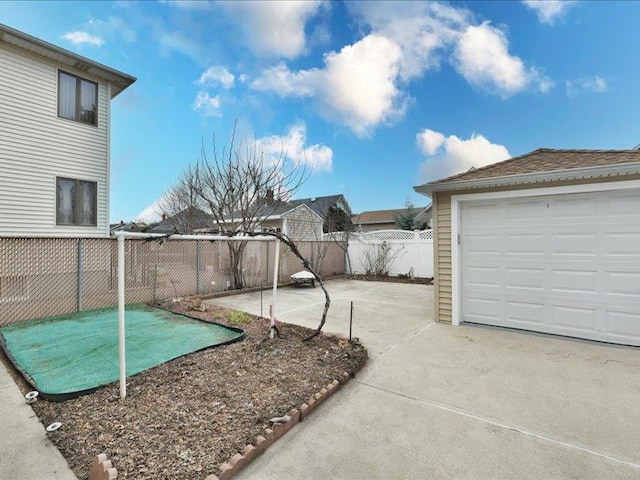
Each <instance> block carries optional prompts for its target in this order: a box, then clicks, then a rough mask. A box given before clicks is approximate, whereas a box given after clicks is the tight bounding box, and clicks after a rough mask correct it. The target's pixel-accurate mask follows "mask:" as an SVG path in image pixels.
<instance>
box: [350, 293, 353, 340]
mask: <svg viewBox="0 0 640 480" xmlns="http://www.w3.org/2000/svg"><path fill="white" fill-rule="evenodd" d="M352 327H353V302H351V313H350V315H349V341H351V329H352Z"/></svg>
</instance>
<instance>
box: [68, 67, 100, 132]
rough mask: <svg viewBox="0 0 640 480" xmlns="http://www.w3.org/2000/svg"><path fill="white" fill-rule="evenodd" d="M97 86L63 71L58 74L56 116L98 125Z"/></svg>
mask: <svg viewBox="0 0 640 480" xmlns="http://www.w3.org/2000/svg"><path fill="white" fill-rule="evenodd" d="M97 112H98V84H97V83H95V82H90V81H89V80H85V79H84V78H80V77H76V76H75V75H71V74H70V73H66V72H63V71H59V72H58V116H59V117H62V118H68V119H69V120H75V121H76V122H82V123H88V124H90V125H97V124H98V115H97Z"/></svg>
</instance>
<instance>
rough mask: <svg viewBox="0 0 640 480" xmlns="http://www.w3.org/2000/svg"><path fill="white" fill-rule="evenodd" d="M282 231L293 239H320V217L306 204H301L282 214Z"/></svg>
mask: <svg viewBox="0 0 640 480" xmlns="http://www.w3.org/2000/svg"><path fill="white" fill-rule="evenodd" d="M282 217H283V219H285V223H284V225H285V227H284V233H286V234H287V235H288V236H290V237H291V238H293V239H294V240H311V241H313V240H321V239H322V219H321V218H320V217H319V216H318V215H316V214H315V213H314V212H313V211H312V210H311V209H310V208H308V207H307V206H306V205H301V206H299V207H297V208H294V209H293V210H290V211H289V212H287V213H285V214H284V215H282Z"/></svg>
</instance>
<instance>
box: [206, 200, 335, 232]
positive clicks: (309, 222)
mask: <svg viewBox="0 0 640 480" xmlns="http://www.w3.org/2000/svg"><path fill="white" fill-rule="evenodd" d="M265 209H268V210H267V211H266V213H265V215H264V217H261V218H260V220H261V221H260V223H259V229H260V231H263V232H264V231H269V230H272V231H276V232H281V233H284V234H285V235H287V236H289V237H290V238H292V239H293V240H321V239H322V223H323V222H322V217H320V215H318V214H317V213H316V212H314V211H313V210H312V209H311V208H310V207H308V206H307V205H305V204H304V203H301V204H299V205H296V206H292V205H291V203H290V202H283V203H275V204H273V205H269V206H268V207H267V206H265ZM267 212H268V213H267ZM234 220H235V218H234V217H233V216H230V217H229V218H228V219H227V220H226V222H227V225H229V226H233V225H234V224H236V225H237V224H238V223H240V221H239V220H237V221H234ZM207 231H212V230H207V229H202V230H200V232H207Z"/></svg>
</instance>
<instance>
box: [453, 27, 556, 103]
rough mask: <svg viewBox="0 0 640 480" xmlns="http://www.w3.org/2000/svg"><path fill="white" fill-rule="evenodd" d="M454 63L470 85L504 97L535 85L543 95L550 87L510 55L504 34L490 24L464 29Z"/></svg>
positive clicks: (550, 84)
mask: <svg viewBox="0 0 640 480" xmlns="http://www.w3.org/2000/svg"><path fill="white" fill-rule="evenodd" d="M453 63H454V67H455V69H456V70H457V71H458V72H459V73H460V74H461V75H462V76H463V77H464V78H465V79H466V80H467V81H468V82H469V83H471V84H473V85H476V86H478V87H480V88H483V89H485V90H488V91H490V92H493V93H496V94H498V95H500V96H501V97H503V98H507V97H510V96H511V95H513V94H515V93H518V92H520V91H522V90H524V89H525V88H526V87H528V86H529V85H530V84H537V85H538V88H539V90H540V91H541V92H543V93H546V92H548V91H549V89H550V88H551V86H552V82H551V81H550V79H548V78H546V77H544V76H542V75H540V74H539V73H538V71H537V70H536V69H534V68H530V69H527V68H526V67H525V65H524V63H523V61H522V60H521V59H520V58H519V57H516V56H513V55H510V54H509V41H508V40H507V37H506V35H505V34H504V32H502V30H499V29H498V28H495V27H492V26H491V25H490V24H489V22H484V23H482V24H481V25H477V26H474V25H470V26H468V27H467V28H466V29H465V31H464V32H463V33H462V34H461V35H460V37H459V38H458V40H457V43H456V46H455V49H454V53H453Z"/></svg>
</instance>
